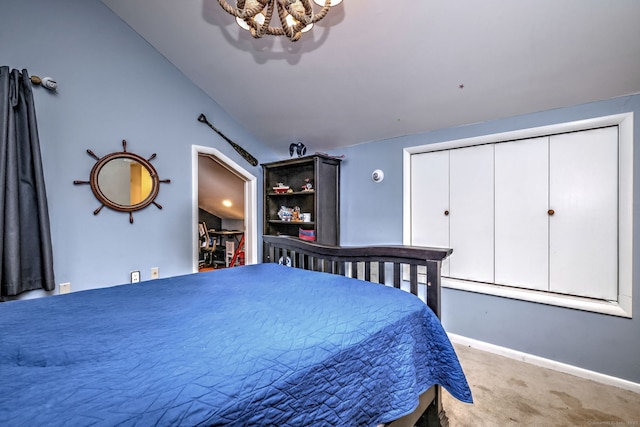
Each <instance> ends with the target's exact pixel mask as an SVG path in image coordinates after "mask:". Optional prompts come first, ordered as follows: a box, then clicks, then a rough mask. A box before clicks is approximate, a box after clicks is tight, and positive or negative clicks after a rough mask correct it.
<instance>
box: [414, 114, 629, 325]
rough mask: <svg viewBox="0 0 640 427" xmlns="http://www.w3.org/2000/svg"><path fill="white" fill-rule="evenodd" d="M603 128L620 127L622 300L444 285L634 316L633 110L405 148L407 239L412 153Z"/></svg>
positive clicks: (479, 285) (483, 285) (470, 284)
mask: <svg viewBox="0 0 640 427" xmlns="http://www.w3.org/2000/svg"><path fill="white" fill-rule="evenodd" d="M603 126H618V129H619V156H618V159H619V171H618V177H619V182H618V185H619V189H618V197H619V202H618V203H619V206H618V275H619V276H618V300H617V301H596V300H593V301H589V300H587V299H584V298H580V297H573V296H570V295H568V296H566V297H565V296H561V295H556V294H550V293H549V294H548V295H546V296H545V295H544V293H543V292H535V291H530V290H525V289H517V288H510V287H505V286H501V285H495V284H487V283H476V282H469V281H461V280H453V279H451V280H448V279H447V280H443V286H444V287H451V288H453V289H459V290H464V291H470V292H479V293H483V294H488V295H496V296H502V297H507V298H514V299H519V300H523V301H532V302H539V303H544V304H551V305H556V306H560V307H569V308H575V309H579V310H585V311H591V312H596V313H604V314H610V315H614V316H620V317H628V318H632V314H633V313H632V308H633V300H632V291H633V277H632V276H633V112H630V113H622V114H615V115H611V116H603V117H595V118H590V119H585V120H578V121H574V122H567V123H559V124H554V125H549V126H541V127H537V128H529V129H520V130H516V131H511V132H503V133H496V134H490V135H481V136H477V137H472V138H465V139H457V140H453V141H445V142H438V143H433V144H425V145H418V146H415V147H406V148H405V149H404V152H403V190H402V192H403V215H402V218H403V228H402V241H403V243H404V244H405V245H410V244H411V156H412V155H413V154H419V153H427V152H430V151H439V150H447V149H451V148H460V147H469V146H473V145H479V144H491V143H496V142H504V141H513V140H518V139H527V138H535V137H540V136H546V135H551V134H557V133H565V132H573V131H581V130H587V129H593V128H597V127H603Z"/></svg>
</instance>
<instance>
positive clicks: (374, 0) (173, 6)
mask: <svg viewBox="0 0 640 427" xmlns="http://www.w3.org/2000/svg"><path fill="white" fill-rule="evenodd" d="M102 1H103V3H105V4H106V5H107V6H108V7H109V8H111V9H112V10H113V11H114V12H115V13H116V14H117V15H119V16H120V17H121V18H122V19H123V20H124V21H125V22H127V23H128V24H129V25H130V26H131V27H132V28H133V29H134V30H135V31H137V32H138V33H139V34H140V35H141V36H142V37H144V38H145V39H146V40H148V42H149V43H150V44H151V45H152V46H154V47H155V48H156V49H157V50H158V51H159V52H160V53H162V54H163V55H164V56H165V57H166V58H168V60H169V61H171V62H172V63H173V64H175V66H176V67H177V68H179V69H180V70H181V71H182V72H183V73H184V74H185V75H186V76H187V77H189V78H190V79H191V80H192V81H193V82H194V83H195V84H196V85H198V86H199V87H201V88H202V90H203V91H204V92H206V93H207V94H208V95H209V96H211V98H213V99H214V100H215V101H216V102H217V103H218V104H219V105H220V106H221V107H222V108H223V109H224V110H226V111H227V112H228V113H229V114H230V115H231V116H232V117H233V118H234V119H235V120H236V121H237V122H238V123H239V124H240V125H242V126H243V127H245V128H246V129H248V130H249V131H250V132H252V133H253V134H254V135H255V136H256V137H257V138H258V140H260V141H261V142H263V143H264V144H266V145H267V146H271V147H273V148H275V149H276V150H278V151H280V152H282V153H283V154H284V153H286V156H288V147H289V144H290V143H291V142H296V141H302V142H304V143H305V144H306V146H307V147H308V149H309V150H310V152H314V151H328V150H331V149H335V148H339V147H344V146H349V145H354V144H359V143H364V142H368V141H374V140H382V139H387V138H392V137H396V136H401V135H409V134H416V133H421V132H426V131H430V130H434V129H442V128H448V127H453V126H459V125H464V124H469V123H475V122H481V121H486V120H492V119H496V118H501V117H509V116H514V115H518V114H525V113H531V112H536V111H541V110H548V109H553V108H558V107H563V106H570V105H576V104H581V103H584V102H589V101H594V100H600V99H607V98H612V97H617V96H621V95H626V94H632V93H638V92H640V1H638V0H608V1H605V0H517V1H516V0H483V1H478V0H416V1H409V0H393V1H389V0H387V1H384V0H344V1H343V2H342V3H341V4H340V5H338V6H336V7H334V8H332V10H331V11H330V12H329V14H328V16H327V17H326V18H325V19H324V20H323V21H321V22H319V23H318V24H316V26H315V27H314V29H313V30H312V31H311V32H309V33H306V34H304V35H303V36H302V38H301V40H300V41H298V42H296V43H292V42H290V41H288V40H287V39H286V38H284V37H273V36H266V37H265V38H263V39H253V38H252V37H251V36H250V35H249V34H248V33H247V32H246V31H244V30H241V29H240V28H239V27H238V26H237V25H236V23H235V21H234V18H233V17H232V16H231V15H228V14H227V13H226V12H224V11H223V10H222V8H221V7H220V5H219V4H218V1H217V0H182V1H178V0H102ZM229 1H230V2H231V3H232V4H235V2H234V1H233V0H229ZM274 19H275V20H277V18H274ZM460 85H464V87H463V88H461V87H460ZM205 113H206V112H205ZM238 142H239V143H240V144H241V141H238ZM241 145H242V144H241ZM335 154H339V153H335Z"/></svg>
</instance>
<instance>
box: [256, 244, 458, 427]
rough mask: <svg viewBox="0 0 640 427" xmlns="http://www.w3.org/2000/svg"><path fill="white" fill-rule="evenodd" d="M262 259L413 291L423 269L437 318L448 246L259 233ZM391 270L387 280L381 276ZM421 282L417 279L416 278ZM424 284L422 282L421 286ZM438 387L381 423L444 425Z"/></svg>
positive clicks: (392, 426)
mask: <svg viewBox="0 0 640 427" xmlns="http://www.w3.org/2000/svg"><path fill="white" fill-rule="evenodd" d="M263 241H264V253H263V256H264V262H280V263H289V262H290V265H291V266H292V267H296V268H302V269H305V270H313V271H322V272H326V273H332V274H340V275H343V276H348V277H355V278H358V279H361V280H365V281H369V282H374V283H383V284H387V285H393V286H394V287H396V288H402V287H403V284H407V285H408V290H409V291H410V292H411V293H412V294H414V295H417V296H420V295H419V289H420V288H419V285H418V274H419V271H418V269H419V267H420V268H421V269H420V273H421V274H424V270H423V269H424V268H426V292H425V293H424V294H423V297H424V296H426V303H427V305H428V306H429V307H430V308H431V310H433V312H434V313H435V314H436V316H438V318H440V309H441V306H440V267H441V264H442V261H443V260H444V259H445V258H446V257H448V256H449V255H450V254H451V252H452V250H451V249H442V248H427V247H418V246H362V247H355V246H344V247H342V246H327V245H321V244H317V243H313V242H309V241H305V240H301V239H298V238H295V237H289V236H266V235H265V236H263ZM389 273H391V276H392V278H390V281H391V283H388V282H389V281H388V280H387V277H388V274H389ZM421 282H422V280H421ZM422 286H424V285H422ZM441 393H442V389H441V387H440V386H439V385H436V386H434V387H432V388H430V389H429V390H427V391H426V392H425V393H423V394H422V395H421V396H420V402H419V405H418V408H416V410H415V411H414V412H412V413H411V414H408V415H406V416H404V417H402V418H400V419H398V420H396V421H393V422H392V423H390V424H387V425H386V427H412V426H419V427H427V426H429V427H431V426H443V427H446V426H448V425H449V422H448V419H447V416H446V414H445V412H444V409H443V408H442V394H441Z"/></svg>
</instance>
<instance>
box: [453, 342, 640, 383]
mask: <svg viewBox="0 0 640 427" xmlns="http://www.w3.org/2000/svg"><path fill="white" fill-rule="evenodd" d="M448 335H449V339H450V340H451V342H453V343H455V344H459V345H464V346H468V347H471V348H475V349H477V350H482V351H486V352H488V353H492V354H497V355H499V356H504V357H508V358H509V359H513V360H518V361H520V362H525V363H530V364H532V365H535V366H540V367H542V368H546V369H551V370H554V371H558V372H563V373H565V374H569V375H574V376H576V377H579V378H584V379H587V380H592V381H596V382H599V383H601V384H606V385H610V386H614V387H619V388H622V389H625V390H629V391H632V392H634V393H640V384H639V383H634V382H633V381H629V380H625V379H623V378H618V377H613V376H610V375H605V374H601V373H599V372H595V371H590V370H588V369H584V368H579V367H577V366H573V365H569V364H566V363H561V362H557V361H555V360H551V359H546V358H544V357H540V356H535V355H533V354H529V353H523V352H521V351H517V350H512V349H510V348H506V347H501V346H498V345H495V344H490V343H487V342H484V341H479V340H475V339H473V338H467V337H463V336H461V335H457V334H451V333H449V334H448Z"/></svg>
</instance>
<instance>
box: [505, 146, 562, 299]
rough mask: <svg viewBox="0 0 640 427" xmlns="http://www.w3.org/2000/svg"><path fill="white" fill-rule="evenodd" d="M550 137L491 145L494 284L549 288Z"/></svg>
mask: <svg viewBox="0 0 640 427" xmlns="http://www.w3.org/2000/svg"><path fill="white" fill-rule="evenodd" d="M548 141H549V138H548V137H542V138H534V139H527V140H524V141H515V142H508V143H502V144H496V146H495V191H496V193H495V199H496V207H495V209H496V216H495V218H496V223H495V228H496V243H495V245H496V247H495V258H496V259H495V262H496V273H495V274H496V280H495V283H497V284H501V285H509V286H516V287H520V288H527V289H537V290H543V291H546V290H548V289H549V266H548V263H549V230H548V228H549V217H548V214H547V209H548V207H547V206H548V202H549V167H548V164H549V143H548Z"/></svg>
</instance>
